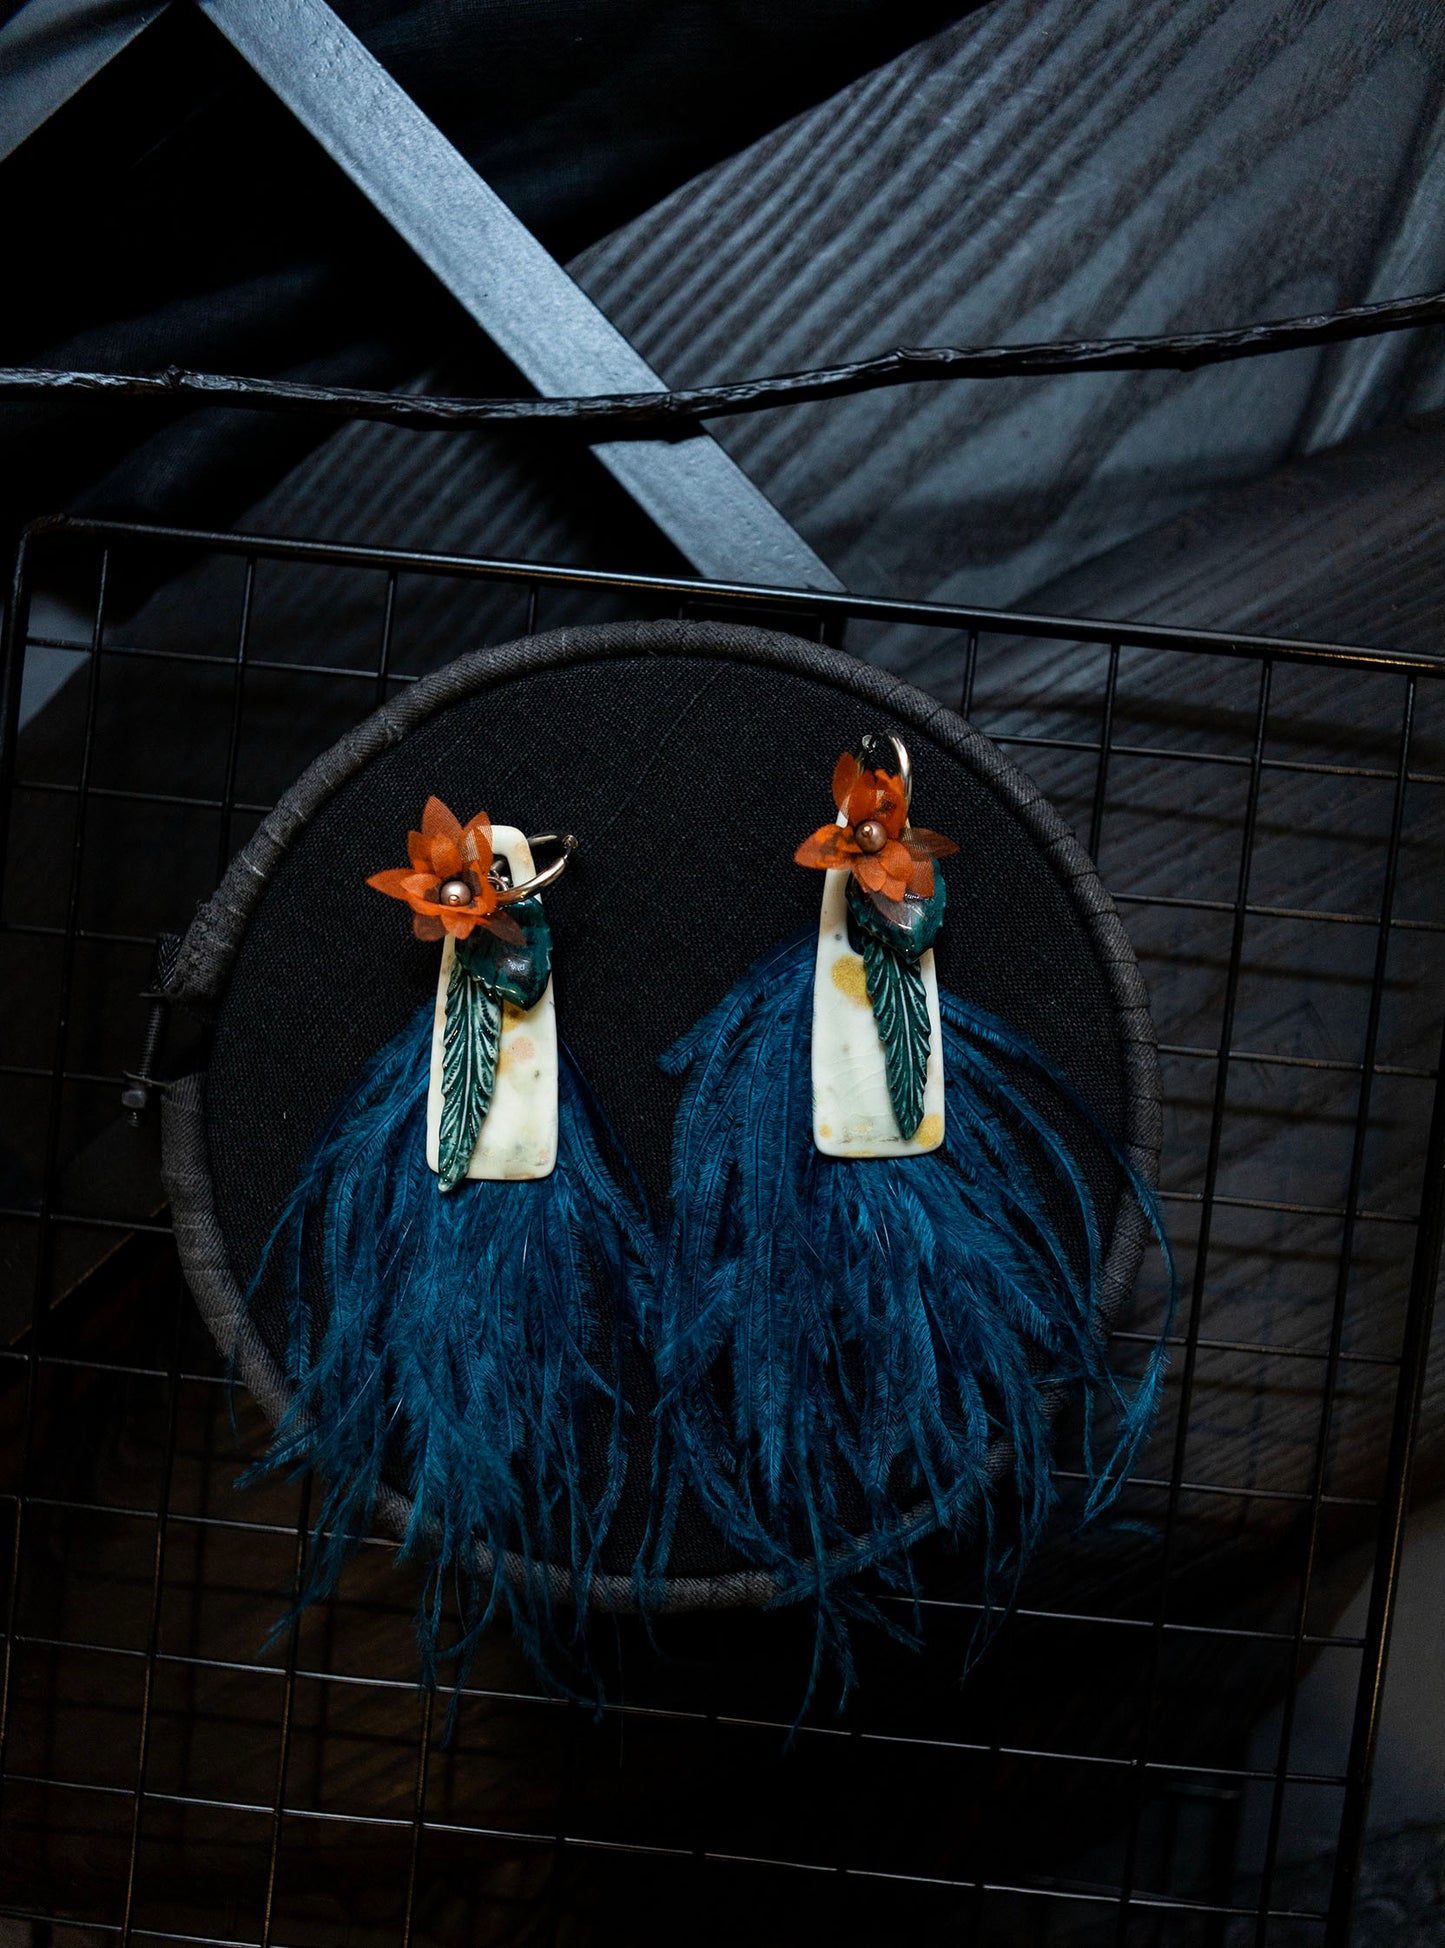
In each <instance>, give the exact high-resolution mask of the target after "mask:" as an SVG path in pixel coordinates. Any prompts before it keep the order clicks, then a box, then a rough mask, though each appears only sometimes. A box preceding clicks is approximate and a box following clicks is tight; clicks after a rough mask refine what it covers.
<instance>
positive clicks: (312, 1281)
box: [250, 1003, 654, 1685]
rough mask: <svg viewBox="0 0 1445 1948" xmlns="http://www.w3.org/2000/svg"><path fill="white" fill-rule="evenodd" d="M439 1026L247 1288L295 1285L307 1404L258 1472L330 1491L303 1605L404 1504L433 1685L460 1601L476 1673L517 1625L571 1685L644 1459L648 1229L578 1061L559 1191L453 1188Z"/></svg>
mask: <svg viewBox="0 0 1445 1948" xmlns="http://www.w3.org/2000/svg"><path fill="white" fill-rule="evenodd" d="M432 1019H433V1011H432V1007H431V1004H430V1003H428V1005H427V1006H426V1007H425V1008H423V1009H422V1010H421V1011H420V1012H419V1013H418V1014H417V1015H416V1016H415V1018H414V1019H413V1020H412V1021H411V1023H410V1024H409V1025H408V1026H407V1028H406V1029H405V1030H403V1032H402V1033H401V1034H400V1035H398V1036H397V1037H396V1038H395V1040H394V1041H392V1042H391V1043H390V1044H389V1045H388V1046H387V1047H386V1048H385V1049H383V1050H382V1052H381V1054H380V1055H378V1056H377V1057H376V1059H375V1060H374V1061H373V1062H372V1063H371V1065H370V1066H369V1068H368V1069H367V1071H366V1072H365V1074H364V1075H363V1076H362V1077H361V1079H360V1080H359V1081H358V1083H357V1084H356V1086H355V1088H354V1089H353V1090H352V1092H351V1094H350V1096H349V1097H348V1098H347V1099H346V1101H345V1102H344V1103H343V1104H342V1105H341V1106H340V1108H339V1109H338V1110H337V1111H336V1112H335V1114H334V1115H333V1116H332V1118H331V1120H330V1122H329V1123H328V1125H327V1126H326V1128H325V1129H324V1130H323V1132H322V1135H321V1137H320V1139H319V1141H318V1143H317V1146H316V1148H315V1151H314V1152H313V1155H312V1157H311V1161H310V1164H309V1166H308V1169H307V1171H306V1174H305V1176H304V1177H303V1179H302V1181H301V1183H300V1184H299V1185H298V1186H297V1188H296V1190H295V1192H294V1193H293V1195H292V1197H291V1199H290V1201H289V1203H288V1205H287V1207H286V1209H285V1211H284V1212H283V1214H282V1217H281V1219H280V1221H279V1223H278V1224H277V1226H276V1228H275V1230H274V1232H273V1234H272V1237H271V1240H270V1243H269V1245H268V1247H267V1253H266V1257H265V1258H264V1259H263V1261H262V1268H261V1270H260V1271H259V1272H258V1274H257V1278H256V1280H255V1281H253V1286H252V1296H253V1297H254V1294H255V1292H256V1290H257V1288H258V1287H259V1284H260V1282H261V1279H262V1277H263V1276H267V1275H268V1269H267V1268H268V1267H269V1278H270V1279H271V1280H275V1279H280V1280H281V1281H282V1283H283V1286H284V1296H285V1299H286V1302H287V1305H288V1307H289V1312H290V1317H291V1321H292V1331H291V1340H290V1346H289V1349H288V1363H289V1377H290V1379H291V1381H292V1386H293V1391H292V1394H291V1398H290V1401H289V1404H288V1407H287V1410H286V1412H285V1414H284V1415H283V1417H282V1418H281V1420H280V1421H279V1423H278V1425H277V1427H276V1429H275V1433H274V1437H273V1439H272V1441H271V1444H270V1447H269V1448H268V1450H267V1453H266V1454H265V1456H264V1457H263V1459H262V1461H261V1462H259V1463H258V1464H257V1466H256V1467H255V1468H254V1469H253V1470H251V1471H250V1472H251V1473H252V1474H253V1475H254V1474H260V1473H266V1472H271V1471H275V1470H281V1471H284V1472H287V1473H297V1472H301V1471H303V1470H305V1469H309V1468H314V1469H315V1470H316V1472H317V1474H318V1475H319V1476H320V1478H321V1480H322V1482H323V1483H324V1498H323V1503H322V1507H321V1511H320V1515H319V1518H318V1520H317V1523H316V1527H315V1532H314V1536H313V1547H312V1549H311V1551H310V1561H309V1573H308V1577H307V1581H306V1585H305V1587H304V1589H303V1591H302V1595H301V1599H300V1603H299V1604H298V1606H297V1607H298V1609H300V1608H302V1607H304V1606H305V1604H307V1603H310V1602H312V1601H315V1600H316V1599H318V1598H321V1597H324V1596H326V1595H328V1594H329V1593H330V1592H331V1591H332V1590H333V1589H334V1588H335V1586H336V1583H337V1580H338V1578H339V1576H340V1574H341V1571H342V1568H343V1567H344V1565H345V1563H346V1561H347V1559H348V1558H349V1557H350V1555H351V1554H352V1553H353V1552H354V1550H355V1549H356V1548H357V1547H358V1546H359V1545H360V1543H361V1542H362V1540H363V1539H364V1538H365V1537H366V1536H367V1535H369V1534H370V1533H371V1532H372V1530H373V1528H374V1527H375V1525H376V1522H377V1517H378V1514H379V1511H380V1505H381V1501H382V1497H383V1494H384V1492H385V1491H386V1490H387V1489H388V1488H390V1489H394V1490H399V1491H401V1492H402V1493H404V1494H405V1495H406V1496H407V1497H408V1498H409V1500H410V1515H409V1519H408V1520H407V1523H406V1526H405V1531H404V1534H403V1535H402V1538H401V1541H402V1547H401V1554H402V1555H403V1556H404V1557H407V1556H412V1557H416V1558H418V1559H419V1560H421V1561H422V1562H423V1563H424V1564H425V1566H426V1579H425V1585H424V1589H423V1594H422V1599H421V1604H420V1610H419V1614H418V1634H419V1638H420V1642H421V1649H422V1661H423V1679H424V1682H426V1683H432V1682H434V1681H435V1673H436V1662H437V1658H438V1655H439V1654H442V1646H441V1633H442V1614H443V1603H444V1599H445V1596H446V1593H447V1590H448V1589H449V1588H452V1589H454V1590H455V1591H456V1593H457V1597H458V1603H459V1609H460V1613H461V1619H462V1635H461V1638H460V1640H459V1641H458V1642H457V1643H455V1644H453V1645H452V1646H450V1647H449V1648H448V1650H447V1652H446V1653H445V1654H447V1655H454V1656H455V1657H456V1658H457V1660H458V1671H459V1674H460V1673H464V1672H465V1669H466V1667H467V1664H468V1661H469V1658H470V1654H471V1652H472V1650H473V1649H474V1647H475V1643H476V1639H477V1636H478V1634H479V1632H480V1631H481V1630H482V1628H484V1627H485V1625H486V1624H487V1623H488V1622H490V1621H491V1620H492V1618H493V1617H495V1616H497V1615H499V1614H506V1615H508V1616H509V1617H510V1619H511V1622H512V1626H513V1629H514V1631H515V1633H516V1635H517V1636H518V1638H519V1640H520V1641H521V1643H522V1644H523V1645H524V1647H525V1648H526V1649H527V1650H528V1652H529V1653H530V1654H531V1656H532V1658H533V1660H534V1662H535V1663H536V1664H537V1665H538V1667H539V1668H540V1669H542V1670H544V1671H545V1672H547V1673H549V1674H550V1675H552V1676H553V1677H554V1678H556V1679H557V1680H558V1681H559V1682H562V1683H563V1684H564V1685H565V1684H566V1683H567V1682H568V1681H569V1680H568V1676H567V1674H568V1673H569V1672H571V1671H581V1672H586V1671H588V1670H589V1669H590V1667H589V1666H588V1664H587V1660H586V1653H585V1631H586V1623H587V1611H588V1596H589V1591H590V1589H591V1586H592V1581H593V1577H594V1575H595V1574H596V1573H597V1571H598V1566H599V1559H600V1553H601V1550H602V1546H603V1543H604V1541H605V1539H606V1536H607V1533H608V1527H609V1524H610V1522H611V1519H612V1516H613V1513H614V1511H615V1509H616V1506H617V1501H618V1497H619V1496H620V1494H621V1490H622V1483H623V1478H624V1475H625V1472H626V1466H627V1444H628V1435H629V1429H628V1424H627V1417H626V1411H625V1408H624V1404H623V1401H622V1398H621V1394H620V1390H619V1376H620V1375H621V1373H622V1370H623V1363H624V1358H625V1349H626V1346H627V1344H628V1343H629V1341H630V1339H631V1337H632V1336H633V1335H634V1334H635V1332H636V1330H637V1320H638V1312H639V1307H640V1305H641V1303H642V1298H641V1294H642V1293H643V1291H644V1290H645V1288H646V1287H647V1285H648V1283H649V1281H650V1278H651V1274H652V1266H653V1258H654V1246H653V1240H652V1234H651V1232H650V1231H649V1229H648V1227H647V1225H646V1222H645V1219H644V1218H643V1217H642V1215H641V1214H640V1206H639V1207H634V1205H633V1204H632V1203H631V1202H630V1201H629V1200H628V1198H627V1197H626V1196H625V1195H624V1194H623V1193H622V1192H621V1191H620V1190H619V1188H618V1186H617V1184H616V1183H615V1182H614V1180H613V1178H612V1176H611V1175H610V1174H609V1172H608V1169H607V1167H606V1165H605V1163H604V1161H603V1158H602V1155H601V1152H600V1150H599V1148H598V1144H597V1140H596V1136H595V1134H594V1131H593V1128H592V1110H591V1105H590V1103H589V1100H588V1099H587V1097H586V1094H585V1088H584V1085H583V1084H582V1082H581V1080H580V1078H579V1076H578V1075H577V1074H576V1072H575V1070H574V1069H573V1067H572V1065H571V1063H570V1061H569V1060H568V1059H566V1058H565V1056H564V1059H563V1061H562V1064H561V1070H560V1078H559V1119H560V1127H559V1143H558V1161H557V1167H556V1169H555V1170H554V1171H553V1172H552V1174H551V1175H550V1176H548V1177H545V1178H542V1179H538V1180H536V1181H530V1182H506V1183H493V1182H485V1181H467V1182H464V1183H462V1184H461V1185H459V1186H458V1187H457V1188H456V1189H455V1190H452V1191H450V1192H448V1193H447V1194H445V1195H443V1194H442V1193H441V1192H440V1191H439V1189H438V1186H437V1179H436V1177H435V1175H434V1173H433V1172H432V1171H431V1170H430V1169H429V1168H428V1166H427V1162H426V1102H427V1088H428V1081H429V1072H430V1062H431V1041H432ZM569 1583H570V1592H569V1596H570V1602H569V1605H568V1606H567V1607H566V1608H565V1609H563V1610H559V1608H558V1606H557V1605H556V1603H555V1602H554V1594H555V1592H556V1589H557V1587H558V1585H559V1584H560V1585H562V1586H563V1587H564V1588H565V1587H566V1585H567V1584H569Z"/></svg>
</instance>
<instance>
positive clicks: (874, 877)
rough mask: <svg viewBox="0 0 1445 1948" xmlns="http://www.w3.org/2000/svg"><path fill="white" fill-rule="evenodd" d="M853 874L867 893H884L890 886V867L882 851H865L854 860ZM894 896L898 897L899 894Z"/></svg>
mask: <svg viewBox="0 0 1445 1948" xmlns="http://www.w3.org/2000/svg"><path fill="white" fill-rule="evenodd" d="M853 876H854V878H855V879H856V880H857V881H858V884H859V885H860V886H861V887H862V888H863V890H864V892H866V893H882V892H884V891H885V890H886V889H887V886H888V869H887V868H886V867H885V865H884V864H883V858H882V854H881V853H874V854H872V855H871V856H870V855H869V854H868V853H866V852H865V853H863V854H861V855H860V857H858V858H857V859H855V860H854V861H853ZM892 897H893V898H894V899H897V898H898V897H899V896H898V894H896V893H895V894H893V895H892Z"/></svg>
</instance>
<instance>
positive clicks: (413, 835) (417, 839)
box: [406, 832, 431, 873]
mask: <svg viewBox="0 0 1445 1948" xmlns="http://www.w3.org/2000/svg"><path fill="white" fill-rule="evenodd" d="M406 856H407V858H408V859H410V861H411V865H412V871H413V872H418V873H425V872H430V871H431V840H430V839H428V838H425V837H423V835H422V834H421V833H420V832H408V833H407V835H406Z"/></svg>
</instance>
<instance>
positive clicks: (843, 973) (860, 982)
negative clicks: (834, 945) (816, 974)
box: [833, 954, 868, 1008]
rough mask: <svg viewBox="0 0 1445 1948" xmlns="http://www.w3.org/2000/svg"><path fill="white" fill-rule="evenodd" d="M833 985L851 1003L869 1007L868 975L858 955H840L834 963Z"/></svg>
mask: <svg viewBox="0 0 1445 1948" xmlns="http://www.w3.org/2000/svg"><path fill="white" fill-rule="evenodd" d="M833 985H834V987H835V988H837V990H838V992H839V993H840V994H846V995H847V997H848V999H849V1000H850V1001H856V1002H858V1003H859V1005H860V1006H862V1007H864V1008H866V1007H867V1006H868V975H867V970H866V969H865V968H864V966H863V962H862V959H861V957H860V956H859V955H857V954H840V955H839V956H838V958H837V960H835V961H834V963H833Z"/></svg>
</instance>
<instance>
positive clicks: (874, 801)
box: [838, 771, 878, 825]
mask: <svg viewBox="0 0 1445 1948" xmlns="http://www.w3.org/2000/svg"><path fill="white" fill-rule="evenodd" d="M838 809H839V811H844V812H846V813H847V814H848V823H849V824H850V825H861V824H862V823H863V821H864V819H865V818H872V817H873V815H874V814H875V812H876V811H877V810H878V773H877V772H876V771H860V772H859V774H858V781H857V783H856V784H855V785H854V787H853V789H852V790H851V791H850V792H849V794H848V802H847V804H846V805H840V806H839V807H838Z"/></svg>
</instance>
